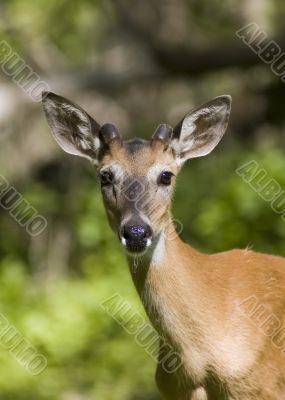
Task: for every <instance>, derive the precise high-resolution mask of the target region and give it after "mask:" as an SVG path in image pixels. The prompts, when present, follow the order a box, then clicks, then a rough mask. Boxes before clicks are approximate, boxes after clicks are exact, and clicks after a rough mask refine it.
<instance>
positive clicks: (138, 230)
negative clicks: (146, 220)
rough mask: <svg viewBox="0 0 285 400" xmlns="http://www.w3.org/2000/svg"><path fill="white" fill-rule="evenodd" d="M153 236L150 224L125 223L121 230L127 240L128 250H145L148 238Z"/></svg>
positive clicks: (122, 235)
mask: <svg viewBox="0 0 285 400" xmlns="http://www.w3.org/2000/svg"><path fill="white" fill-rule="evenodd" d="M151 236H152V230H151V227H150V226H149V225H141V224H140V225H129V224H127V225H124V226H123V227H122V231H121V237H122V238H124V239H125V241H126V247H127V248H128V250H130V251H133V252H136V251H143V250H144V249H145V248H146V246H147V240H148V239H150V238H151Z"/></svg>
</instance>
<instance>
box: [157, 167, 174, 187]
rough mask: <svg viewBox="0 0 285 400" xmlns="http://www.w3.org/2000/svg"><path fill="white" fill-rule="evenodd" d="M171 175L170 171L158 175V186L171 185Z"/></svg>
mask: <svg viewBox="0 0 285 400" xmlns="http://www.w3.org/2000/svg"><path fill="white" fill-rule="evenodd" d="M173 175H174V174H173V173H172V172H170V171H164V172H162V173H161V174H160V175H159V178H158V184H159V185H165V186H169V185H170V184H171V178H172V177H173Z"/></svg>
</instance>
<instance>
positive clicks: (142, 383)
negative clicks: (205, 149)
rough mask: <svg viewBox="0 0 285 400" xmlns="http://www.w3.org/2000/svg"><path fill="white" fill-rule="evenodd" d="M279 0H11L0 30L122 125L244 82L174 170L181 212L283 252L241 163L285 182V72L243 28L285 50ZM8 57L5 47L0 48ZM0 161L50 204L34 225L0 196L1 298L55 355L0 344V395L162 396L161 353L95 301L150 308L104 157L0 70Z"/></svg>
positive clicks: (137, 130) (214, 235) (127, 399)
mask: <svg viewBox="0 0 285 400" xmlns="http://www.w3.org/2000/svg"><path fill="white" fill-rule="evenodd" d="M284 17H285V3H284V1H282V0H224V1H223V2H221V1H219V0H164V1H155V0H144V1H139V0H132V1H130V0H129V1H127V0H125V1H123V0H122V1H121V0H117V1H109V0H105V1H100V0H68V1H67V0H49V1H44V0H0V33H1V40H5V41H6V42H7V43H8V44H9V46H11V48H12V49H13V51H14V52H16V53H17V54H18V55H19V56H20V57H21V58H22V59H23V60H25V62H26V63H27V65H29V66H30V67H31V68H32V70H33V71H35V72H36V73H37V74H39V76H40V78H41V79H42V80H43V81H44V82H47V83H48V85H49V87H50V89H51V90H52V91H54V92H56V93H60V94H61V95H63V96H65V97H68V98H70V99H72V100H73V101H75V102H76V103H78V104H80V105H81V106H82V107H84V108H85V109H86V110H87V111H88V112H89V113H90V114H91V115H92V116H93V117H94V118H95V119H97V120H98V121H99V122H100V123H104V122H113V123H115V124H116V125H117V126H118V127H119V129H120V131H121V132H122V133H123V135H124V136H125V137H126V138H130V137H134V136H141V137H144V138H149V137H150V135H151V134H152V133H153V132H154V129H155V128H156V126H157V125H158V124H159V123H162V122H167V123H169V124H171V125H175V124H176V123H177V122H178V121H179V120H180V118H181V117H182V116H183V115H184V114H185V113H186V112H187V111H188V110H189V109H191V108H192V107H193V106H195V105H199V104H200V103H203V102H205V101H207V100H209V99H211V98H213V97H215V96H217V95H220V94H230V95H231V96H232V97H233V111H232V117H231V120H230V125H229V129H228V132H227V134H226V136H225V138H224V139H223V140H222V143H221V144H220V145H219V147H218V148H217V149H216V150H215V152H214V153H213V154H211V155H210V156H208V157H206V158H201V159H195V160H192V161H190V162H189V163H188V164H187V165H186V166H185V167H184V170H183V172H182V173H181V176H180V178H179V180H178V187H177V192H176V197H175V202H174V210H173V211H174V216H175V218H177V219H178V220H180V221H181V222H182V223H183V231H182V234H181V235H182V237H183V238H184V239H185V240H187V241H188V242H189V243H191V244H192V245H193V246H194V247H196V248H197V249H200V250H201V251H204V252H215V251H222V250H227V249H230V248H232V247H246V246H250V247H252V248H254V249H255V250H258V251H263V252H269V253H274V254H280V255H283V256H285V243H284V242H285V222H284V221H283V220H282V218H281V217H280V215H278V214H276V213H274V212H273V211H272V209H271V207H270V204H269V203H268V202H266V201H264V200H263V199H262V198H261V197H260V196H259V195H258V194H257V193H255V192H254V191H253V189H252V188H251V187H250V186H249V185H247V184H246V183H245V182H244V181H243V180H242V179H241V177H239V176H238V175H237V174H236V172H235V171H236V169H237V168H239V167H240V166H241V165H243V164H244V163H246V162H249V161H250V160H255V161H256V162H258V163H259V165H260V167H261V168H264V169H265V170H266V171H267V172H268V175H269V176H270V177H272V178H274V179H276V181H277V182H278V183H279V184H280V185H281V187H282V188H283V189H285V151H284V145H285V139H284V130H285V112H284V98H285V92H284V83H282V81H281V80H280V78H278V77H276V76H275V75H274V74H273V72H272V71H271V69H270V65H268V64H265V63H263V62H262V61H261V59H260V58H259V57H258V55H257V54H255V53H254V52H253V51H252V50H250V49H249V48H248V47H247V46H246V45H245V44H244V43H243V42H242V40H240V39H239V38H238V37H237V36H236V34H235V32H236V31H237V30H238V29H240V28H242V27H243V26H245V25H246V24H248V23H250V22H255V23H256V24H258V25H259V26H260V28H261V29H262V30H264V31H265V32H266V34H267V35H268V38H269V39H273V40H276V42H277V43H278V44H279V45H280V46H281V48H282V46H283V49H284V50H285V28H284ZM0 61H1V60H0ZM0 173H1V174H2V175H3V176H4V177H5V178H6V179H7V180H8V181H9V183H10V184H11V185H13V186H14V187H15V188H16V189H17V190H18V191H19V192H20V193H21V195H22V196H23V197H24V198H25V199H26V200H27V201H29V202H30V204H31V205H32V206H33V207H35V208H36V210H37V211H38V213H39V214H41V215H42V216H44V217H45V218H46V219H47V222H48V225H47V228H46V229H45V230H44V232H43V233H42V234H41V235H38V236H36V237H31V236H30V235H29V234H28V233H27V231H26V229H25V228H24V227H21V226H20V225H19V224H18V223H17V222H16V221H15V220H14V219H13V218H12V217H11V216H10V215H9V212H8V211H6V210H5V209H3V207H2V208H0V227H1V229H0V254H1V258H0V312H1V313H2V314H3V315H5V317H6V318H8V320H9V321H10V323H11V324H13V325H14V326H15V327H16V328H17V329H18V330H19V331H20V332H21V333H22V334H23V335H24V336H25V337H26V338H27V339H28V340H29V341H30V342H31V343H32V344H33V345H34V346H35V347H36V348H37V350H38V351H39V352H41V353H42V354H44V355H45V356H46V358H47V360H48V367H47V368H46V370H45V371H43V372H42V373H41V374H40V375H38V376H32V375H31V374H29V372H28V371H27V370H26V369H25V368H23V366H21V365H20V364H19V363H18V362H17V360H15V358H13V357H12V355H11V354H10V353H9V352H8V351H7V350H5V349H4V348H2V347H1V346H0V399H3V400H4V399H5V400H10V399H13V400H15V399H17V400H26V399H29V400H34V399H37V400H44V399H53V400H87V399H96V400H114V399H116V400H158V399H159V395H158V392H157V390H156V387H155V384H154V371H155V361H154V360H153V359H152V358H151V357H150V356H149V355H148V354H147V353H146V351H145V350H144V348H142V347H141V346H139V345H138V344H137V343H136V342H135V340H134V337H132V336H130V335H129V334H128V333H127V332H125V330H124V329H123V328H122V327H121V326H120V325H119V324H118V323H117V322H116V321H114V320H113V319H112V317H111V316H110V315H108V314H107V313H106V312H105V311H104V310H103V309H102V307H101V306H100V302H102V301H103V300H104V299H106V298H108V297H110V296H112V295H113V294H114V293H116V292H119V293H120V295H121V296H122V297H123V298H124V299H126V301H128V302H129V303H130V304H131V305H132V307H133V308H134V310H137V311H138V312H140V313H142V315H144V312H143V310H142V308H141V306H140V302H139V300H138V298H137V295H136V293H135V290H134V288H133V284H132V282H131V279H130V276H129V273H128V269H127V265H126V262H125V259H124V255H123V254H122V251H121V249H120V246H119V244H118V243H117V239H116V236H115V235H114V234H113V233H112V232H111V231H110V229H109V227H108V225H107V221H106V218H105V215H104V210H103V206H102V202H101V196H100V192H99V186H98V182H97V180H96V175H95V171H94V169H93V167H92V166H91V165H89V164H88V162H87V161H85V160H83V159H76V158H73V157H71V156H68V155H67V154H65V153H63V152H62V151H61V150H60V149H59V148H58V147H57V145H56V143H55V142H54V141H53V139H52V137H51V134H50V131H49V128H48V126H47V123H46V120H45V118H44V115H43V112H42V109H41V104H40V103H39V102H36V101H33V99H32V98H31V97H30V96H29V95H28V94H27V93H25V91H23V90H22V88H20V87H19V86H18V85H16V84H15V83H14V82H13V79H12V78H11V76H8V75H7V73H5V72H4V71H0Z"/></svg>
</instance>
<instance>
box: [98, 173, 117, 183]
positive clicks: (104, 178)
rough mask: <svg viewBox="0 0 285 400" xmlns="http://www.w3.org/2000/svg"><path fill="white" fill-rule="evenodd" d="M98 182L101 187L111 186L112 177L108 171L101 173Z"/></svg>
mask: <svg viewBox="0 0 285 400" xmlns="http://www.w3.org/2000/svg"><path fill="white" fill-rule="evenodd" d="M99 176H100V181H101V185H102V186H108V185H113V183H114V175H113V174H112V172H110V171H103V172H101V173H100V175H99Z"/></svg>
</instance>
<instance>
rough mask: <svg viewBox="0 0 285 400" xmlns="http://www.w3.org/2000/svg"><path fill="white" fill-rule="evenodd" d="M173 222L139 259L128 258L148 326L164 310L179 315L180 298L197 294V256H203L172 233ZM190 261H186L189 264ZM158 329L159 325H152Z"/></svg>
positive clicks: (157, 318)
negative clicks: (147, 319) (190, 293)
mask: <svg viewBox="0 0 285 400" xmlns="http://www.w3.org/2000/svg"><path fill="white" fill-rule="evenodd" d="M174 232H175V228H174V226H173V223H170V224H169V225H168V229H167V230H165V231H163V232H161V234H160V235H159V236H158V238H157V240H156V242H155V243H154V244H153V246H152V249H151V250H150V251H148V252H146V254H144V255H143V256H142V257H138V258H135V257H128V263H129V268H130V272H131V275H132V279H133V282H134V284H135V287H136V289H137V292H138V294H139V296H140V298H141V300H142V303H143V305H144V307H145V309H146V312H147V314H148V316H149V318H150V319H151V321H152V323H153V324H154V325H156V323H157V322H158V323H159V321H161V320H162V318H163V315H165V307H168V308H169V309H170V310H173V312H174V313H175V314H176V315H183V312H182V311H181V309H179V308H181V307H182V308H183V307H184V305H183V301H184V300H183V298H184V299H185V298H188V299H189V291H191V287H193V288H194V287H195V288H196V289H195V290H193V291H192V292H193V294H194V293H195V292H197V288H198V291H199V285H200V283H201V282H200V281H201V279H200V276H199V268H198V267H197V265H198V264H199V257H201V256H203V255H202V254H200V253H198V252H197V251H196V250H194V249H193V248H191V247H190V246H189V245H187V244H186V243H184V242H183V241H182V240H181V239H180V238H179V236H178V235H177V234H176V233H174ZM189 260H190V261H189ZM155 327H156V328H158V329H159V326H155Z"/></svg>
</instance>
